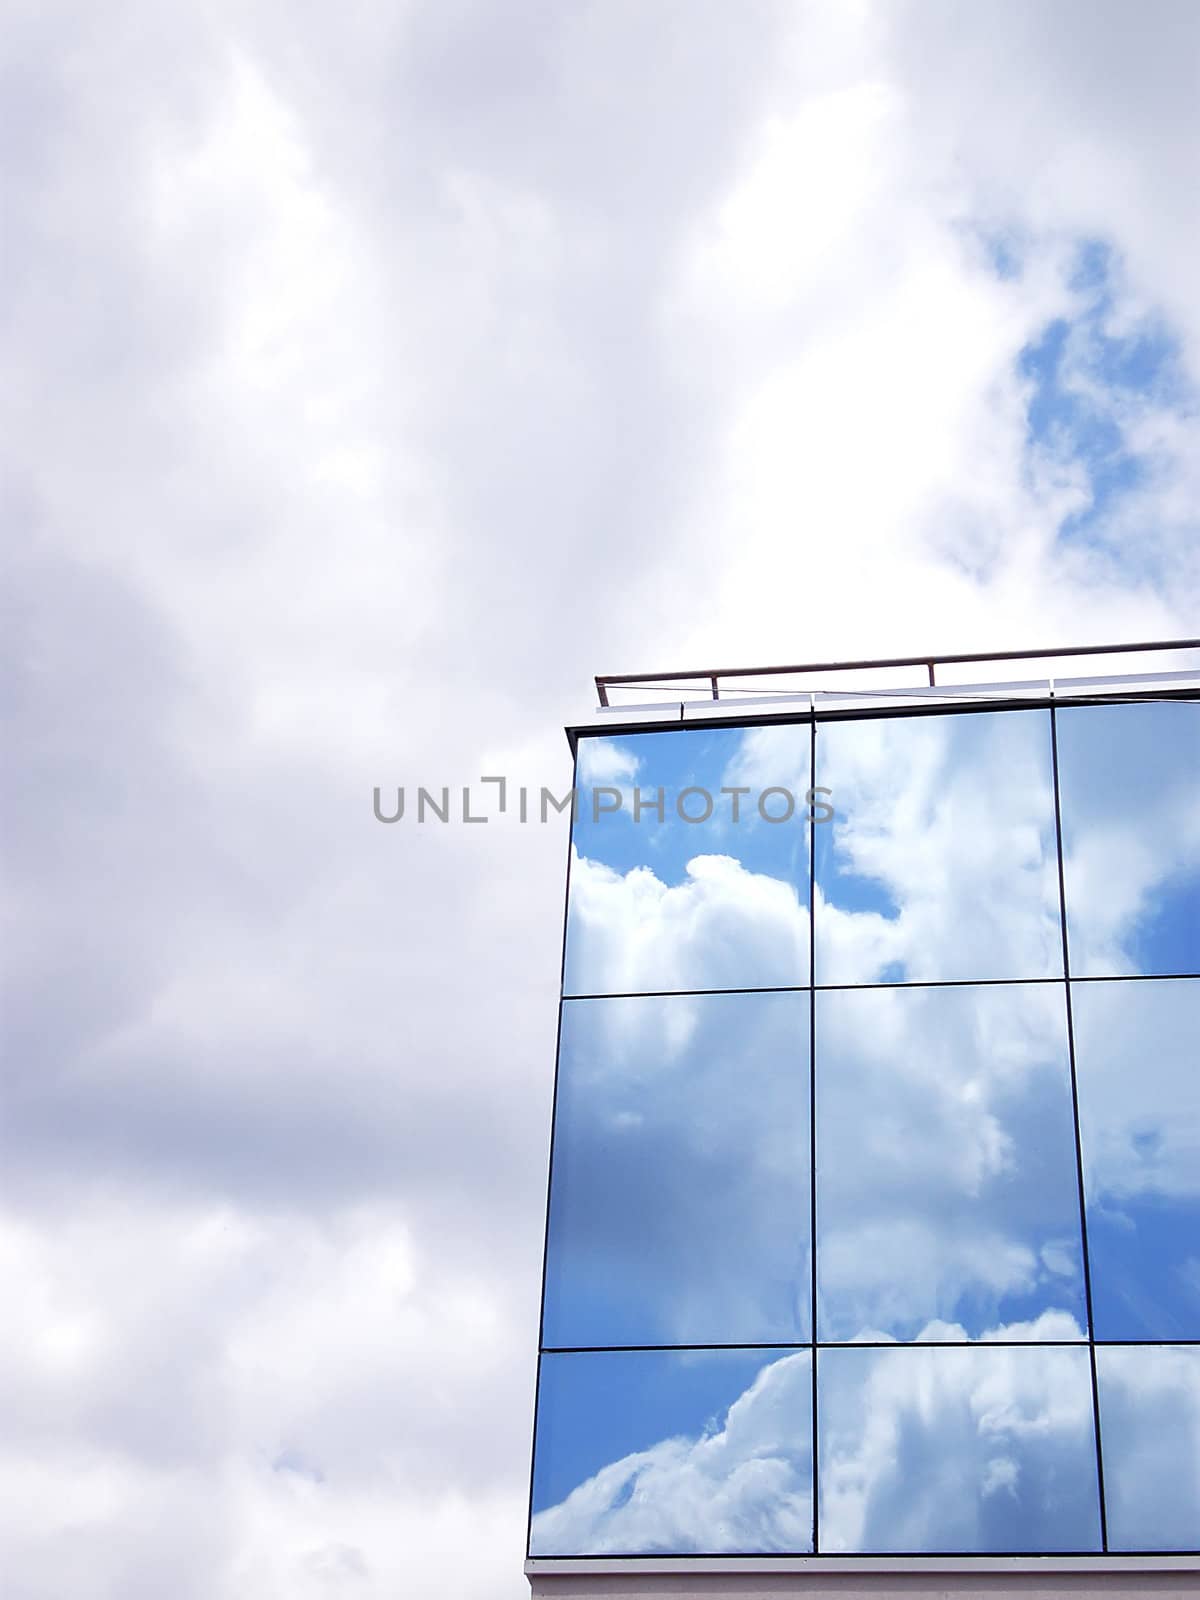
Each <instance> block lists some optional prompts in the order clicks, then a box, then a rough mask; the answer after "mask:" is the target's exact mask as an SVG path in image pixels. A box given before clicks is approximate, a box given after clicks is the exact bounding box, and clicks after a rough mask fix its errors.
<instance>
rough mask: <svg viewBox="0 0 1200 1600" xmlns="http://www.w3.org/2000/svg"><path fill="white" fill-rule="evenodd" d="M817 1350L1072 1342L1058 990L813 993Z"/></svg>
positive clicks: (1067, 1109)
mask: <svg viewBox="0 0 1200 1600" xmlns="http://www.w3.org/2000/svg"><path fill="white" fill-rule="evenodd" d="M816 1060H817V1304H818V1335H819V1337H820V1338H822V1339H831V1340H845V1339H870V1338H880V1337H895V1338H899V1339H920V1338H926V1339H933V1338H936V1339H965V1338H979V1337H980V1336H982V1335H983V1334H985V1333H987V1332H988V1331H994V1332H995V1331H999V1332H1002V1334H1003V1337H1005V1338H1008V1339H1077V1338H1086V1336H1087V1316H1086V1302H1085V1297H1084V1291H1083V1269H1082V1253H1081V1248H1080V1217H1079V1180H1078V1171H1077V1167H1076V1159H1075V1132H1074V1117H1073V1111H1072V1106H1071V1080H1070V1062H1069V1056H1068V1051H1067V1031H1066V994H1065V990H1064V987H1063V986H1062V985H1061V984H1012V985H1009V984H1004V985H996V986H987V987H974V986H963V987H956V988H929V989H922V988H914V989H889V988H884V989H843V990H830V991H825V992H818V993H817V995H816Z"/></svg>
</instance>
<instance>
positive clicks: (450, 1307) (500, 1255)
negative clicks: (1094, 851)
mask: <svg viewBox="0 0 1200 1600" xmlns="http://www.w3.org/2000/svg"><path fill="white" fill-rule="evenodd" d="M0 48H2V49H3V65H2V68H0V71H2V74H3V93H2V94H0V107H2V115H3V119H4V124H3V134H2V137H0V160H2V161H3V181H4V190H5V209H6V221H5V224H4V234H5V243H4V250H3V255H2V261H0V271H2V273H3V292H2V295H0V329H2V331H0V338H2V340H3V361H2V363H0V385H2V390H0V392H2V395H3V415H2V423H0V439H2V440H3V444H2V445H0V453H2V456H3V479H2V492H3V506H4V529H5V546H6V567H7V569H8V570H7V573H6V578H5V585H4V588H5V604H4V627H3V630H2V634H0V650H2V651H3V654H4V673H3V705H4V713H5V717H6V725H7V732H6V745H7V750H8V752H9V753H10V755H11V756H12V758H13V759H11V760H10V761H9V762H8V763H7V764H6V766H7V771H6V778H5V807H6V811H5V820H4V830H5V843H6V846H7V848H6V854H7V858H8V865H9V873H8V893H7V896H6V903H5V934H4V956H5V961H6V966H7V970H8V976H9V986H10V992H9V998H8V1000H7V1003H6V1008H5V1011H6V1015H5V1022H6V1028H7V1033H8V1043H7V1045H6V1050H5V1083H6V1090H7V1108H6V1111H5V1128H6V1132H5V1151H4V1164H5V1172H6V1179H5V1187H4V1195H3V1204H2V1207H0V1262H2V1264H3V1265H2V1271H3V1275H4V1279H5V1289H4V1295H5V1306H6V1310H5V1315H4V1318H3V1321H2V1322H0V1410H2V1413H3V1415H4V1417H5V1428H4V1431H3V1435H2V1437H0V1547H2V1549H0V1554H2V1559H3V1569H2V1570H3V1576H4V1583H5V1588H6V1593H7V1594H9V1595H11V1596H12V1600H61V1597H62V1596H63V1595H68V1594H69V1595H70V1596H71V1597H72V1600H99V1597H106V1600H107V1597H120V1600H139V1597H143V1596H145V1597H153V1600H160V1597H161V1596H162V1595H164V1594H170V1595H172V1596H173V1597H177V1600H235V1597H236V1600H243V1597H247V1596H253V1597H254V1600H276V1597H279V1600H284V1597H286V1600H310V1597H311V1600H317V1597H325V1596H330V1595H333V1596H338V1597H341V1596H346V1597H348V1600H358V1597H359V1596H361V1597H363V1600H376V1597H379V1600H382V1597H384V1596H388V1597H392V1596H395V1595H397V1594H421V1595H443V1594H444V1595H447V1596H454V1597H462V1600H484V1597H487V1600H492V1597H496V1600H500V1597H504V1600H519V1597H520V1596H522V1595H523V1594H525V1593H527V1588H526V1585H525V1580H524V1579H523V1577H522V1576H521V1561H522V1557H523V1544H524V1533H525V1505H526V1493H527V1474H528V1462H529V1433H530V1422H531V1411H532V1392H533V1377H534V1363H535V1346H536V1337H537V1307H538V1273H539V1269H540V1262H541V1248H542V1221H543V1207H544V1200H545V1160H546V1149H547V1140H548V1131H549V1098H550V1086H551V1077H552V1068H553V1047H554V1027H555V1004H556V995H557V985H558V975H559V953H560V952H559V941H560V936H561V917H562V879H563V872H564V868H565V860H566V841H565V836H564V827H565V819H559V820H557V821H552V822H550V823H548V824H547V825H545V826H542V825H540V824H529V825H526V826H524V827H522V826H520V825H519V824H517V823H516V822H515V821H513V820H512V819H510V820H509V822H508V823H506V824H504V825H489V826H486V827H485V826H480V827H464V826H462V825H446V826H440V825H438V824H437V823H436V822H434V823H429V822H427V823H426V824H425V825H423V826H417V825H416V824H415V823H413V822H412V819H411V818H409V819H406V820H405V821H404V822H403V823H401V824H397V825H395V826H392V827H383V826H381V825H380V824H379V823H378V822H376V821H375V820H374V817H373V815H372V807H371V790H372V787H373V786H374V785H381V786H392V787H394V786H395V785H397V784H407V785H410V786H412V785H415V784H417V783H426V784H430V785H434V786H440V785H442V784H443V783H445V784H451V785H462V784H465V783H470V782H471V781H472V780H474V779H477V778H478V776H479V775H480V774H482V773H501V772H504V773H507V774H509V775H510V776H511V778H512V781H513V782H514V783H515V782H520V781H522V780H525V781H528V782H530V783H533V784H541V783H543V782H544V783H546V784H549V785H555V786H557V789H558V791H559V792H561V790H562V789H564V788H565V787H566V786H567V784H568V782H569V770H570V769H569V762H568V756H567V747H566V743H565V741H564V739H563V737H562V732H561V729H562V724H563V723H564V721H567V720H573V719H575V718H577V717H578V716H579V715H580V714H582V713H586V711H587V710H588V708H589V706H590V703H591V694H590V677H591V675H592V674H593V673H595V672H597V671H601V672H603V671H624V670H643V669H656V668H657V669H665V668H670V667H676V666H689V665H698V664H699V665H702V664H708V663H710V662H713V661H716V662H717V663H721V662H725V661H730V660H737V661H743V660H744V661H762V662H770V661H776V660H798V659H799V660H803V659H820V658H822V657H846V658H851V657H857V656H870V655H887V654H892V653H906V652H909V651H915V650H923V649H927V648H931V649H935V650H942V651H956V650H982V649H989V648H996V649H1005V648H1018V647H1021V646H1026V645H1032V646H1041V645H1044V644H1053V643H1059V642H1064V643H1065V642H1084V643H1087V642H1092V641H1093V640H1096V641H1099V640H1121V639H1144V638H1149V637H1155V636H1161V637H1170V636H1177V635H1181V634H1187V633H1192V634H1194V633H1196V632H1198V631H1200V630H1198V629H1197V627H1196V626H1195V621H1196V616H1197V600H1198V599H1200V555H1198V552H1200V540H1198V539H1197V527H1196V512H1195V507H1196V505H1197V503H1198V499H1200V497H1198V494H1197V490H1198V489H1200V466H1198V463H1200V448H1198V446H1200V409H1198V407H1197V392H1198V387H1197V386H1198V384H1200V290H1198V289H1197V287H1196V286H1197V285H1198V284H1200V210H1198V209H1197V207H1196V205H1195V193H1196V180H1197V176H1198V174H1197V157H1196V150H1197V137H1198V134H1200V127H1198V125H1197V124H1198V120H1200V119H1198V117H1197V112H1196V95H1195V85H1196V81H1197V73H1198V71H1200V9H1198V8H1197V7H1196V6H1194V5H1193V4H1191V3H1190V0H1157V3H1154V0H1141V3H1140V4H1138V5H1136V6H1135V5H1133V4H1132V3H1128V4H1123V5H1117V4H1112V3H1097V0H1086V3H1084V0H1057V3H1056V4H1054V5H1045V4H1041V3H1024V0H1016V3H1014V0H1006V3H1004V4H1003V5H1001V4H998V3H993V4H990V5H986V6H983V5H975V6H965V5H961V4H953V3H936V0H923V3H921V4H913V5H909V4H905V3H902V0H895V3H892V4H884V5H867V4H862V3H850V0H838V3H837V4H833V3H829V4H825V5H806V4H802V3H800V0H792V3H788V4H760V3H755V0H737V3H736V4H734V3H726V4H724V5H717V4H709V3H706V0H674V3H667V0H643V3H641V4H632V3H620V0H604V3H599V4H587V3H583V0H579V3H574V0H570V3H568V0H543V3H540V4H536V3H522V0H511V3H509V4H507V5H495V4H491V5H489V4H477V5H469V4H462V3H457V0H438V3H436V4H435V3H432V0H422V3H419V4H412V3H405V0H400V3H391V4H383V3H378V0H347V3H345V4H343V5H341V6H338V7H330V6H319V5H315V4H310V3H308V0H287V3H284V0H246V3H241V4H236V5H235V4H232V3H222V0H211V3H209V4H203V3H200V0H178V3H174V4H170V5H163V4H161V3H159V0H115V3H113V4H109V5H105V6H95V5H90V4H86V3H83V0H76V3H74V4H69V3H67V4H64V3H58V0H8V3H7V4H6V5H5V6H4V8H3V23H2V28H0Z"/></svg>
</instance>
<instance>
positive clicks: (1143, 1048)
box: [1071, 978, 1200, 1339]
mask: <svg viewBox="0 0 1200 1600" xmlns="http://www.w3.org/2000/svg"><path fill="white" fill-rule="evenodd" d="M1071 1003H1072V1007H1073V1010H1074V1018H1075V1068H1076V1075H1077V1079H1078V1084H1079V1124H1080V1136H1081V1142H1082V1147H1083V1172H1084V1190H1085V1193H1086V1195H1087V1217H1088V1255H1089V1258H1090V1261H1091V1271H1092V1315H1093V1317H1094V1319H1095V1323H1096V1337H1097V1338H1098V1339H1200V979H1194V978H1163V979H1158V980H1151V981H1146V982H1136V981H1135V982H1126V983H1120V982H1117V983H1075V984H1072V985H1071Z"/></svg>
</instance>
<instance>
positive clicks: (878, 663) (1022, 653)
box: [596, 639, 1200, 706]
mask: <svg viewBox="0 0 1200 1600" xmlns="http://www.w3.org/2000/svg"><path fill="white" fill-rule="evenodd" d="M1149 650H1200V639H1150V640H1146V641H1143V642H1142V643H1140V644H1093V645H1082V644H1080V645H1067V646H1066V647H1065V648H1059V649H1056V650H995V651H991V652H988V651H978V652H972V653H970V654H967V655H961V654H956V655H921V656H890V657H888V658H886V659H880V660H875V661H809V662H805V663H803V664H802V665H800V666H790V667H705V668H703V669H702V670H700V671H696V672H607V673H599V674H597V676H596V693H597V694H598V695H599V697H600V704H601V705H602V706H607V705H608V703H609V702H608V691H609V689H611V688H616V687H622V688H627V689H656V688H658V687H659V686H660V685H661V684H664V683H685V682H691V681H692V680H695V679H700V680H703V679H707V680H708V682H709V684H710V685H711V687H712V697H713V699H714V700H719V699H720V698H721V680H722V678H768V677H790V676H793V675H795V674H797V673H810V672H870V671H879V670H883V669H885V668H888V667H924V668H925V669H926V670H927V672H928V673H929V683H930V687H931V688H932V687H935V686H936V684H937V676H936V672H937V668H938V667H949V666H961V665H963V664H965V663H967V662H972V661H978V662H992V661H1039V660H1045V659H1055V658H1063V657H1067V656H1111V655H1121V654H1124V655H1138V654H1140V653H1142V652H1145V651H1149Z"/></svg>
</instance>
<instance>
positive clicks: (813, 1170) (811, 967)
mask: <svg viewBox="0 0 1200 1600" xmlns="http://www.w3.org/2000/svg"><path fill="white" fill-rule="evenodd" d="M809 730H810V732H809V779H808V788H809V796H810V799H809V806H808V1229H809V1233H808V1252H809V1253H808V1261H809V1302H808V1318H809V1327H808V1331H809V1336H810V1339H811V1341H812V1344H811V1362H812V1497H813V1503H812V1514H813V1554H814V1555H817V1554H819V1552H820V1549H821V1545H820V1526H819V1523H820V1512H819V1510H818V1493H817V1489H818V1485H817V1447H818V1440H817V919H816V908H817V907H816V902H817V823H816V818H815V817H814V815H813V809H814V808H813V804H812V799H811V796H812V794H813V793H814V791H815V790H816V786H817V719H816V715H815V714H814V716H813V718H812V721H811V723H810V724H809Z"/></svg>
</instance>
